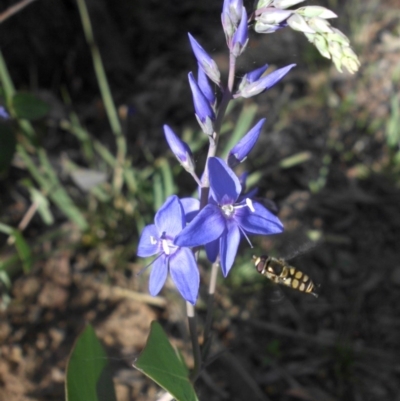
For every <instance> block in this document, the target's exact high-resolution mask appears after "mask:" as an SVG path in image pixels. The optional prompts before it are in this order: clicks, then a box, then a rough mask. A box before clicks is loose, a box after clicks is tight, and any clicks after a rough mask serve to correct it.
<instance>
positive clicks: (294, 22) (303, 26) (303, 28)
mask: <svg viewBox="0 0 400 401" xmlns="http://www.w3.org/2000/svg"><path fill="white" fill-rule="evenodd" d="M287 24H288V25H289V26H290V27H291V28H292V29H294V30H295V31H300V32H303V33H315V31H314V30H313V29H311V28H310V27H309V26H308V24H307V21H306V20H305V19H304V18H303V17H302V16H301V15H299V14H296V13H294V14H292V15H291V16H290V17H289V18H288V19H287Z"/></svg>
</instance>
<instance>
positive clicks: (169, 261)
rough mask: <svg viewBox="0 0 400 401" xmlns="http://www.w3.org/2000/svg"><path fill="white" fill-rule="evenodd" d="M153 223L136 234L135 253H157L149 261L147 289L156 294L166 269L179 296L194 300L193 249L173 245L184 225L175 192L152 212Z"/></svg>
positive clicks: (196, 277) (197, 280) (196, 276)
mask: <svg viewBox="0 0 400 401" xmlns="http://www.w3.org/2000/svg"><path fill="white" fill-rule="evenodd" d="M154 223H155V224H150V225H148V226H146V227H145V228H144V230H143V232H142V235H141V237H140V241H139V246H138V252H137V255H138V256H141V257H149V256H153V255H157V258H155V259H154V260H153V262H152V265H153V269H152V271H151V273H150V279H149V292H150V294H151V295H153V296H156V295H157V294H158V293H159V292H160V290H161V288H162V287H163V285H164V283H165V280H166V279H167V274H168V270H169V272H170V274H171V277H172V280H173V282H174V283H175V285H176V287H177V288H178V291H179V292H180V293H181V295H182V297H183V298H184V299H185V300H186V301H188V302H190V303H191V304H193V305H194V304H195V303H196V299H197V295H198V292H199V283H200V278H199V270H198V268H197V263H196V260H195V258H194V255H193V252H192V251H191V250H190V249H188V248H184V247H179V246H177V245H175V244H174V239H175V237H176V236H177V235H178V234H179V233H180V231H181V230H182V228H184V227H185V225H186V219H185V212H184V209H183V206H182V204H181V202H180V200H179V198H178V197H177V196H176V195H172V196H170V197H169V198H168V199H167V200H166V201H165V203H164V205H163V206H161V208H160V209H159V211H158V212H157V213H156V215H155V218H154Z"/></svg>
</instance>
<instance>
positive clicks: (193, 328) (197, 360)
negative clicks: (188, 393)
mask: <svg viewBox="0 0 400 401" xmlns="http://www.w3.org/2000/svg"><path fill="white" fill-rule="evenodd" d="M186 314H187V317H188V323H189V332H190V339H191V341H192V349H193V358H194V368H193V371H192V373H191V375H190V379H191V381H192V382H193V383H194V382H195V381H196V379H197V378H198V377H199V374H200V369H201V352H200V344H199V338H198V336H197V323H196V312H195V309H194V306H193V305H192V304H191V303H190V302H186Z"/></svg>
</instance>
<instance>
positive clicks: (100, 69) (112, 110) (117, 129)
mask: <svg viewBox="0 0 400 401" xmlns="http://www.w3.org/2000/svg"><path fill="white" fill-rule="evenodd" d="M77 2H78V7H79V13H80V16H81V20H82V25H83V31H84V33H85V38H86V42H87V43H88V45H89V47H90V52H91V54H92V61H93V67H94V71H95V73H96V77H97V82H98V84H99V89H100V92H101V97H102V99H103V102H104V107H105V109H106V113H107V117H108V121H109V122H110V126H111V130H112V132H113V134H114V135H115V141H116V145H117V158H116V159H117V163H116V165H115V168H114V178H113V187H114V190H115V192H120V189H121V188H122V185H123V170H124V164H125V158H126V150H127V146H126V139H125V137H124V135H123V133H122V127H121V123H120V121H119V118H118V113H117V109H116V107H115V104H114V101H113V98H112V94H111V90H110V87H109V85H108V81H107V76H106V73H105V71H104V66H103V62H102V59H101V54H100V52H99V49H98V47H97V45H96V42H95V40H94V35H93V29H92V24H91V22H90V17H89V13H88V10H87V7H86V4H85V0H77Z"/></svg>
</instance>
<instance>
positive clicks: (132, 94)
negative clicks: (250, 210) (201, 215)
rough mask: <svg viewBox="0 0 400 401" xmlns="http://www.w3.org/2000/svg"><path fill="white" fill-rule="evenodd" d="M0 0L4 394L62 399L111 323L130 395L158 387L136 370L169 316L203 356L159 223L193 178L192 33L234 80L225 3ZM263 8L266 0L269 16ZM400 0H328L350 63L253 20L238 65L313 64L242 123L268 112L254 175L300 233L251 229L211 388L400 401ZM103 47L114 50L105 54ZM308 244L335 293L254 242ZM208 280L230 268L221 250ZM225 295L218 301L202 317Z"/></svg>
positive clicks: (222, 302) (201, 389)
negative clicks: (154, 258) (268, 267)
mask: <svg viewBox="0 0 400 401" xmlns="http://www.w3.org/2000/svg"><path fill="white" fill-rule="evenodd" d="M18 3H19V2H18V1H15V0H2V1H1V3H0V50H1V55H0V105H1V106H3V107H4V108H5V110H7V112H8V113H9V114H10V115H11V116H12V119H11V120H6V119H3V120H2V121H0V123H1V124H0V144H1V146H0V191H1V192H0V222H1V224H0V232H1V233H0V246H1V249H0V295H1V299H0V306H1V311H0V352H1V358H0V399H1V400H3V399H4V400H7V401H22V400H23V401H27V400H29V401H33V400H34V401H39V400H40V401H42V400H43V401H44V400H46V401H47V400H48V401H50V400H60V399H63V397H64V395H63V394H64V387H63V383H64V379H65V366H66V361H67V357H68V353H69V352H70V350H71V348H72V346H73V342H74V340H75V338H76V337H77V336H78V334H79V333H80V332H81V331H82V329H83V328H84V326H85V323H86V322H91V323H92V324H93V326H94V328H95V330H96V333H97V334H98V336H99V338H100V339H101V341H102V343H103V344H104V345H105V347H106V349H107V354H108V355H109V361H110V364H111V366H112V369H113V373H114V380H115V385H116V391H117V397H118V400H119V401H129V400H140V401H142V400H143V401H144V400H155V399H157V393H158V388H157V387H156V385H155V384H154V383H152V382H151V381H150V380H148V379H147V378H145V377H144V376H143V375H142V374H140V373H139V372H137V371H136V370H134V369H133V368H132V362H133V360H134V358H135V357H136V356H137V355H138V353H139V352H140V351H141V350H142V349H143V347H144V345H145V342H146V339H147V335H148V332H149V327H150V322H151V321H152V320H155V319H156V320H158V321H160V322H161V323H162V324H163V327H164V328H165V330H166V331H167V333H168V335H169V337H170V339H171V342H172V343H173V344H174V345H176V346H177V347H178V348H179V349H180V350H181V351H182V353H183V355H184V356H185V358H186V359H187V362H188V364H189V365H190V364H191V363H192V361H191V356H190V348H188V347H189V343H188V341H187V330H186V321H185V309H184V303H183V301H182V300H181V299H180V297H179V296H178V295H177V293H176V292H175V289H174V287H173V285H172V284H169V283H167V286H166V287H165V288H164V290H163V291H162V292H161V294H160V296H159V297H156V298H153V297H150V296H149V295H148V289H147V275H148V272H146V273H144V274H142V275H140V276H137V275H136V274H137V273H138V272H139V271H140V270H141V269H142V268H143V266H145V264H146V262H149V261H144V260H141V259H138V258H136V256H135V253H136V248H137V242H138V238H139V235H140V232H141V230H142V228H143V227H144V226H145V225H146V224H150V223H152V221H153V217H154V214H155V211H156V210H157V209H158V208H159V207H160V206H161V204H162V203H163V202H164V200H165V198H166V197H167V196H169V195H171V194H174V193H176V194H178V195H179V196H182V197H183V196H190V195H191V194H193V193H194V192H195V191H196V186H195V185H194V182H192V181H193V180H191V179H190V177H189V176H188V175H187V174H186V173H185V172H183V171H182V169H181V167H180V166H179V165H178V163H177V161H176V160H175V158H174V157H173V155H172V154H171V152H170V151H169V149H168V147H167V144H166V142H165V140H164V137H163V132H162V125H163V124H169V125H170V126H172V127H173V128H174V129H175V130H176V132H177V133H179V134H180V135H181V137H182V138H183V139H184V140H185V141H187V142H188V143H189V144H190V145H191V148H192V150H193V152H194V153H195V157H196V161H197V163H198V166H199V171H201V168H202V166H203V164H202V163H203V162H204V160H205V156H206V153H205V152H206V146H207V138H205V136H204V134H201V133H200V132H199V129H198V126H197V123H196V121H195V118H194V115H193V105H192V99H191V94H190V91H189V87H188V84H187V74H188V72H189V71H195V70H196V68H197V66H196V63H195V60H194V57H193V55H192V53H191V49H190V46H189V43H188V38H187V32H190V33H192V34H193V35H194V36H195V37H196V39H197V40H198V41H199V42H200V43H201V44H202V45H203V47H204V48H205V49H206V50H207V51H208V52H209V53H210V54H211V56H212V57H213V58H214V59H215V60H216V62H217V64H218V66H219V68H220V69H221V72H222V74H223V75H224V76H226V73H227V69H228V61H227V49H226V44H225V38H224V35H223V32H222V28H221V26H220V13H221V7H222V1H215V0H203V1H201V2H198V1H195V0H187V1H185V2H182V1H174V0H170V1H163V2H161V1H148V0H147V1H145V0H136V1H130V2H128V1H124V0H113V1H109V0H87V1H86V5H87V11H88V15H89V16H90V21H91V25H90V22H89V20H88V19H87V15H86V14H85V10H86V8H85V7H84V3H83V1H82V0H79V1H74V0H58V1H50V0H36V1H33V2H32V3H31V4H29V5H28V6H27V7H26V8H24V9H21V10H20V11H19V12H16V13H14V14H13V15H8V12H9V10H10V7H12V6H13V5H16V4H18ZM250 3H252V2H249V4H247V6H248V9H250V8H251V6H252V4H250ZM397 3H398V2H397V0H383V1H376V0H366V1H360V0H350V1H342V0H336V1H335V0H331V1H328V0H326V1H322V0H321V1H319V2H317V1H315V2H307V3H305V5H322V6H326V7H328V8H329V9H331V10H333V11H334V12H336V13H337V14H338V16H339V18H338V19H337V20H331V23H332V25H333V26H335V27H336V28H339V29H340V30H342V31H343V32H344V33H345V34H346V35H348V36H349V37H350V39H351V43H352V47H353V48H354V50H355V52H356V53H357V54H358V56H359V58H360V61H361V68H360V71H359V72H358V73H357V74H355V75H349V74H348V73H343V74H340V73H339V72H337V71H336V69H335V68H334V66H333V65H332V63H331V62H330V61H329V60H326V59H323V58H322V57H321V56H320V54H319V53H318V51H317V50H316V49H315V48H314V47H313V46H312V45H311V44H309V43H308V41H307V39H306V38H305V37H304V36H303V35H302V34H301V33H299V32H294V31H292V30H290V29H289V28H286V29H283V30H280V31H278V32H276V33H274V34H271V35H256V34H254V33H252V34H251V38H250V43H249V48H248V50H247V51H246V52H245V53H244V55H243V56H242V59H243V60H240V62H239V66H238V71H237V76H238V77H240V76H241V75H242V74H243V73H245V72H247V71H249V70H251V69H255V68H257V67H259V66H261V65H263V64H265V63H268V64H270V65H271V67H272V68H279V67H283V66H285V65H287V64H290V63H296V64H297V67H296V68H295V69H293V70H292V71H291V72H290V73H289V74H288V75H287V77H286V78H285V79H284V80H283V81H282V82H281V83H280V84H278V85H276V86H275V87H274V88H272V89H271V90H269V91H268V92H266V93H264V94H262V95H260V96H258V97H256V98H254V99H244V100H237V101H235V102H234V104H233V105H232V107H231V108H230V109H229V113H228V115H227V118H226V120H225V124H224V126H223V136H222V138H221V143H220V145H221V151H222V152H225V151H226V149H229V146H230V140H231V136H232V131H234V130H235V132H236V135H240V134H243V133H244V132H246V130H247V129H248V127H250V126H251V125H254V123H255V122H256V121H258V120H259V119H260V118H263V117H266V118H267V122H266V125H265V126H264V131H263V134H262V135H261V137H260V139H259V142H258V143H257V145H256V146H255V148H254V149H253V151H252V152H251V154H250V156H249V157H248V160H246V162H245V163H244V166H241V167H240V168H241V170H240V169H239V170H238V174H239V173H241V172H243V171H248V172H249V179H248V186H249V188H253V187H255V186H257V187H258V188H259V196H260V197H263V198H268V199H270V200H272V201H273V202H275V203H276V205H277V209H278V214H279V217H280V218H281V219H282V221H283V222H284V225H285V230H286V231H285V233H284V234H283V235H280V236H276V237H263V238H254V240H253V245H254V248H253V249H250V248H249V246H248V244H247V243H243V244H242V247H241V249H240V251H239V253H238V257H237V259H236V262H235V265H234V267H233V269H232V271H231V273H230V275H229V277H228V278H227V279H225V280H223V279H222V278H220V280H219V283H218V292H217V297H216V308H215V324H214V329H215V341H214V346H213V347H214V349H213V350H212V351H213V354H217V353H220V357H219V358H216V359H215V360H214V361H213V363H212V364H210V365H209V367H208V369H207V372H206V373H205V374H203V375H202V376H201V377H200V379H199V381H198V383H197V386H196V387H197V390H198V395H199V398H200V399H201V400H203V399H204V400H205V399H207V400H211V401H212V400H224V399H229V400H243V399H247V400H296V399H300V400H319V401H332V400H377V399H379V400H400V391H399V390H400V384H399V383H400V363H399V358H398V355H400V341H399V338H400V317H399V316H400V315H399V305H400V249H399V246H398V240H399V239H400V208H399V203H400V189H399V184H400V153H399V150H400V149H399V143H400V95H399V93H400V91H399V89H400V84H399V82H400V24H399V22H400V8H399V5H398V4H397ZM99 54H100V55H101V58H99ZM265 253H268V254H271V255H274V256H277V257H285V258H286V257H287V258H289V259H290V258H291V257H294V258H293V260H292V259H290V263H291V264H293V265H294V266H296V268H298V269H300V270H301V271H303V272H305V273H307V274H308V275H309V276H310V277H312V279H313V281H314V282H315V283H316V284H318V290H317V291H318V293H319V297H318V298H314V297H312V296H310V295H306V294H301V293H299V292H296V291H294V290H291V289H290V288H277V287H276V286H274V285H271V283H269V281H268V279H266V278H265V277H262V276H260V275H259V274H258V273H257V271H256V269H255V268H254V265H253V262H252V260H251V257H252V255H253V254H256V255H261V254H265ZM200 271H201V278H202V283H203V284H204V285H206V284H207V283H208V279H209V265H208V263H207V261H206V260H205V259H204V257H203V258H200ZM206 299H207V298H206V291H205V290H204V291H203V290H202V291H201V293H200V299H199V302H198V311H199V319H200V325H201V324H202V321H203V319H204V316H205V302H206Z"/></svg>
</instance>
